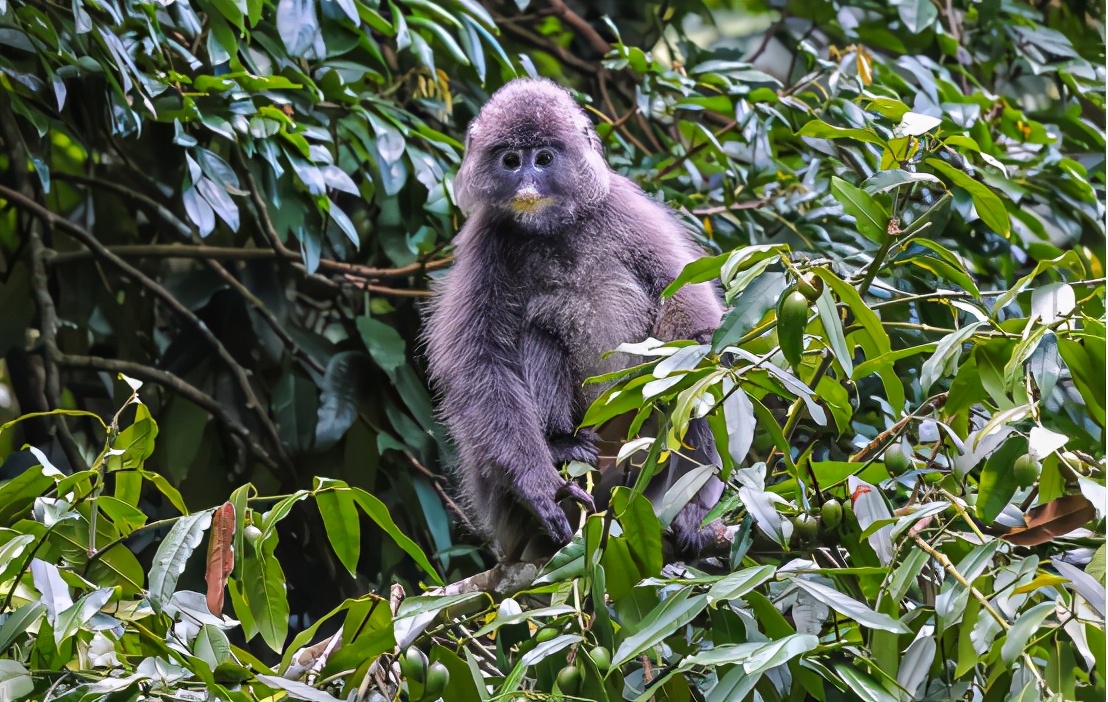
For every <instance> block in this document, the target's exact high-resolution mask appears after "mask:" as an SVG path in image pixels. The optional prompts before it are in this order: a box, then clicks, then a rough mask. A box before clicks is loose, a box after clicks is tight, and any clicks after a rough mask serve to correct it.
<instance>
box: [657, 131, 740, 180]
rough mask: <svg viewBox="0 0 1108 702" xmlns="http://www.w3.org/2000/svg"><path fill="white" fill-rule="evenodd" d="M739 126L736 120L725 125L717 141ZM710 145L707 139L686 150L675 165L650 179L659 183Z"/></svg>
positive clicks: (672, 164) (669, 166) (675, 160)
mask: <svg viewBox="0 0 1108 702" xmlns="http://www.w3.org/2000/svg"><path fill="white" fill-rule="evenodd" d="M738 124H739V123H738V122H737V121H736V120H731V121H729V122H728V123H727V124H725V125H723V126H722V127H720V128H719V129H717V130H716V133H715V136H716V139H719V138H720V137H721V136H723V135H724V134H726V133H727V132H729V131H731V130H732V129H734V128H735V127H737V126H738ZM709 143H710V142H709V141H708V140H707V139H705V140H704V141H702V142H700V143H699V144H696V145H695V146H693V147H692V148H689V149H686V150H685V153H683V154H681V155H680V156H678V157H677V158H676V159H674V161H673V163H671V164H669V165H668V166H666V167H665V168H663V169H662V170H660V171H658V172H657V173H655V174H654V175H653V176H652V177H651V178H650V179H651V180H654V181H658V180H661V179H662V178H665V177H666V176H667V175H669V174H670V173H672V172H673V171H674V170H676V169H678V168H680V167H681V164H683V163H684V162H685V161H688V160H689V159H690V158H692V157H693V156H695V155H696V154H698V153H700V152H701V151H703V150H704V149H705V148H707V146H708V144H709Z"/></svg>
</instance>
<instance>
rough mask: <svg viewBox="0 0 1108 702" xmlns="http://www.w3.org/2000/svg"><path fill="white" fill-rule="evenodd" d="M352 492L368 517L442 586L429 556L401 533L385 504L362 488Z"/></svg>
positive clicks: (428, 575)
mask: <svg viewBox="0 0 1108 702" xmlns="http://www.w3.org/2000/svg"><path fill="white" fill-rule="evenodd" d="M350 490H351V492H352V494H353V496H354V500H355V502H357V503H358V506H359V507H361V508H362V511H363V512H365V513H366V516H368V517H369V518H370V519H372V520H373V521H374V522H376V523H377V526H379V527H381V528H382V529H384V530H385V533H386V534H388V535H389V536H391V537H392V540H393V541H395V542H396V545H397V546H399V547H400V548H401V549H403V550H404V552H405V553H407V554H408V555H409V556H411V557H412V559H413V560H415V562H416V565H418V566H419V567H420V568H422V569H423V572H424V574H425V575H427V577H429V578H431V579H432V580H433V581H435V583H436V584H438V585H442V578H441V577H440V576H439V574H438V571H436V570H435V568H434V566H432V565H431V561H429V560H427V554H425V553H424V552H423V549H421V548H420V547H419V544H417V543H416V542H414V541H412V540H411V539H409V538H408V537H407V536H406V535H405V534H404V532H402V531H400V527H398V526H396V522H394V521H393V520H392V515H390V514H389V509H388V507H386V506H385V503H384V502H381V500H379V499H377V498H376V497H374V496H373V495H371V494H369V493H368V492H366V491H365V490H362V489H361V488H350Z"/></svg>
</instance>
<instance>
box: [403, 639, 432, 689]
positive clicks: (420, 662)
mask: <svg viewBox="0 0 1108 702" xmlns="http://www.w3.org/2000/svg"><path fill="white" fill-rule="evenodd" d="M399 662H400V674H401V675H403V676H404V678H405V679H406V680H415V681H416V682H417V683H423V682H424V681H425V680H427V654H425V653H424V652H423V651H420V650H419V649H418V648H416V647H415V646H409V647H408V650H407V651H404V655H402V656H400V661H399Z"/></svg>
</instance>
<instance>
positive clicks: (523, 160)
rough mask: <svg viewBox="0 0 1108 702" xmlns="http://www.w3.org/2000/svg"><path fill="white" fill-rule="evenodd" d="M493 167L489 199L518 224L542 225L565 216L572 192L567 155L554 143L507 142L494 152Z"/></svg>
mask: <svg viewBox="0 0 1108 702" xmlns="http://www.w3.org/2000/svg"><path fill="white" fill-rule="evenodd" d="M495 156H496V164H495V165H492V166H491V167H492V168H493V169H495V170H496V171H497V174H496V179H495V191H494V192H492V193H490V195H491V196H492V197H491V198H490V200H491V203H492V204H494V205H495V206H496V207H497V209H499V210H501V211H502V212H504V213H505V214H507V215H509V216H511V217H513V218H514V219H515V220H516V221H517V222H519V223H520V224H521V225H524V226H525V227H527V228H532V229H542V228H543V226H542V225H543V223H546V222H557V221H561V220H564V219H565V215H567V214H569V213H568V212H566V209H567V204H568V203H569V202H570V198H572V196H573V189H574V182H573V181H574V179H573V177H572V176H573V174H572V172H571V171H570V168H569V161H570V158H569V157H568V156H567V154H566V152H565V149H564V148H563V147H562V146H561V145H558V144H553V143H537V144H535V145H530V146H514V145H509V146H506V147H504V148H501V149H499V150H497V151H496V152H495Z"/></svg>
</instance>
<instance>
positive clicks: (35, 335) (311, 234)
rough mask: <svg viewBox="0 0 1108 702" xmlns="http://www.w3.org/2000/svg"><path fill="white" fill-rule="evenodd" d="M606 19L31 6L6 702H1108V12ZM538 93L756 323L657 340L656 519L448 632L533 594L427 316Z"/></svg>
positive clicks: (612, 531)
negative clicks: (456, 498) (429, 358)
mask: <svg viewBox="0 0 1108 702" xmlns="http://www.w3.org/2000/svg"><path fill="white" fill-rule="evenodd" d="M586 5H587V4H585V3H580V4H578V3H569V4H568V6H567V5H564V4H563V3H562V2H555V1H553V0H516V2H514V3H510V2H499V1H496V0H480V1H479V0H385V1H380V0H337V1H335V2H330V1H328V0H323V1H320V0H275V1H274V0H241V1H239V0H171V1H169V2H164V3H163V2H158V3H149V2H142V1H140V0H98V1H97V2H95V3H92V2H79V1H76V0H75V1H74V2H73V3H45V2H41V1H40V0H0V144H2V146H3V148H2V149H0V166H2V167H0V353H3V362H2V363H0V424H3V423H4V422H8V423H7V424H3V426H0V461H3V463H2V466H0V699H22V698H28V697H29V698H35V699H43V698H48V699H59V698H62V699H66V700H93V699H101V698H104V699H109V698H110V699H132V698H136V697H138V696H139V695H144V696H154V695H160V696H165V697H171V696H172V697H176V698H186V697H188V696H189V695H192V694H194V693H200V694H207V695H209V696H210V697H212V698H218V699H232V700H255V699H257V700H260V699H269V698H271V697H272V696H273V695H274V694H287V695H288V696H289V697H291V698H293V699H305V700H332V699H352V697H351V696H352V695H356V697H357V699H372V700H386V699H407V700H427V701H428V702H430V701H432V700H435V699H438V698H441V699H444V700H448V701H450V702H453V701H455V700H457V701H463V702H470V701H471V700H492V699H516V698H519V697H526V698H528V699H550V698H554V699H589V700H610V701H613V702H614V701H616V700H624V699H626V700H644V701H645V700H650V699H654V700H675V701H676V700H689V699H697V700H701V699H703V700H711V701H713V702H715V701H720V702H722V701H724V700H741V699H754V698H755V695H756V696H757V698H758V699H762V700H792V699H806V698H807V699H817V700H820V701H821V702H824V701H828V702H829V701H832V700H854V699H863V700H897V701H900V700H904V701H906V700H912V699H963V698H967V699H968V698H973V699H985V700H1007V699H1014V700H1015V699H1018V700H1039V699H1043V700H1046V699H1065V700H1071V699H1080V700H1102V699H1103V698H1104V695H1105V675H1106V673H1108V665H1106V661H1105V636H1104V614H1105V612H1104V599H1105V587H1104V586H1105V567H1104V562H1105V546H1104V543H1105V539H1104V521H1103V510H1104V502H1105V489H1104V486H1105V434H1104V431H1105V309H1104V304H1105V279H1104V262H1105V255H1104V247H1105V229H1104V215H1105V209H1104V206H1103V200H1104V197H1105V134H1104V132H1105V128H1104V122H1105V111H1104V99H1105V89H1104V78H1105V76H1104V69H1103V66H1104V40H1103V31H1104V8H1103V3H1095V2H1093V3H1085V2H1072V3H1057V2H1049V3H1032V4H1024V3H1020V2H1008V1H1007V0H1005V1H1004V2H1001V1H1000V0H981V1H972V2H971V1H969V0H956V1H954V2H932V1H930V0H901V1H899V2H895V3H886V2H876V1H875V2H832V1H828V0H815V1H801V0H787V1H784V2H776V1H775V2H761V1H759V0H747V1H744V2H724V1H721V0H711V1H709V2H706V3H704V4H703V5H701V4H694V3H670V2H654V1H647V2H638V3H634V2H612V3H607V4H604V11H605V12H608V13H609V16H608V17H606V18H605V17H602V16H601V15H600V14H599V12H594V11H593V10H592V9H590V8H589V7H587V6H586ZM767 29H768V30H769V31H770V35H768V36H766V37H765V41H763V36H762V33H763V32H764V31H766V30H767ZM736 47H739V49H738V50H737V49H736ZM528 73H532V74H543V75H547V76H550V77H553V78H555V79H557V80H559V81H560V82H562V83H564V84H566V85H567V86H571V87H573V88H575V89H576V90H578V91H579V95H580V97H581V99H582V101H583V102H584V103H585V104H586V105H587V106H588V108H589V110H590V111H591V112H592V114H593V115H594V116H595V117H596V119H597V122H598V132H599V133H600V135H601V138H602V139H603V141H604V143H605V146H606V149H607V152H608V157H609V161H610V162H611V163H612V165H613V167H614V168H615V169H616V170H618V171H620V172H621V173H624V174H625V175H627V176H629V177H630V178H632V179H634V180H635V181H636V182H638V183H640V184H641V185H642V186H643V187H644V188H645V189H646V190H648V191H649V192H651V193H654V194H656V195H657V196H658V197H659V198H663V199H665V200H666V201H667V202H669V203H670V204H671V205H672V206H673V207H674V208H675V210H676V211H677V212H678V214H679V216H681V217H682V219H683V220H684V221H685V223H686V224H687V226H688V227H689V229H690V231H692V232H693V233H694V234H695V235H696V236H697V237H698V239H699V240H700V241H701V243H703V244H704V246H705V248H706V249H707V250H708V252H709V255H708V256H706V257H705V258H704V259H702V260H701V261H699V262H697V263H694V264H693V265H691V266H689V267H688V269H686V271H685V272H684V273H683V275H682V276H681V278H680V279H679V280H678V281H675V282H674V284H673V285H672V286H670V288H669V289H667V290H666V291H665V292H664V295H666V296H668V295H672V294H673V292H674V291H675V290H676V289H677V288H678V287H679V286H680V285H682V284H687V283H689V282H704V281H718V282H719V284H720V286H721V289H722V290H723V291H724V293H725V295H726V300H727V302H728V305H729V308H730V309H729V312H728V313H727V315H726V317H725V318H724V320H723V323H722V325H721V327H720V329H719V331H718V332H717V333H716V335H715V337H714V338H713V339H712V343H710V344H704V345H695V344H691V343H690V342H674V343H670V344H661V343H658V342H655V341H654V340H641V339H629V340H627V341H628V342H629V343H630V344H632V346H631V348H633V349H634V350H635V351H636V352H637V353H640V354H641V355H642V356H643V357H644V359H645V362H644V363H643V364H642V365H640V366H638V367H636V368H634V369H631V370H629V371H628V372H626V373H617V374H614V375H613V376H610V377H607V378H605V379H604V380H605V381H607V382H609V387H607V389H606V391H605V393H604V395H603V396H602V397H601V398H600V400H599V401H598V402H597V403H595V404H594V405H593V407H591V408H590V409H589V411H588V414H587V416H586V419H585V424H586V425H594V424H601V423H603V422H604V421H606V420H607V419H610V418H612V417H615V416H617V415H621V414H624V413H627V412H636V413H638V417H639V419H640V420H642V419H644V418H645V417H646V415H647V413H648V412H649V410H651V409H656V410H660V411H661V416H662V417H663V418H664V421H663V422H662V426H661V430H660V431H659V432H658V435H657V436H638V435H637V432H634V431H633V432H632V434H631V435H629V436H628V443H627V444H626V445H625V447H624V449H623V451H622V452H621V458H623V459H625V460H628V461H631V462H633V463H635V464H636V465H639V466H641V467H642V468H643V469H644V470H643V472H642V475H643V476H645V477H643V478H642V479H640V480H639V484H637V485H635V486H633V487H626V488H620V489H619V490H617V491H616V492H615V493H614V494H613V496H612V500H611V504H610V506H609V510H608V512H606V513H604V514H598V515H593V516H590V517H589V518H587V519H586V520H584V523H583V524H582V528H581V530H580V532H579V535H578V537H577V538H576V539H575V541H574V542H573V543H572V544H570V545H569V546H567V547H566V548H565V549H563V550H562V551H561V552H559V553H558V554H557V555H556V556H555V557H554V558H553V559H552V560H551V561H550V562H549V563H547V564H546V565H545V567H544V568H543V569H542V572H540V573H539V574H538V578H537V579H535V580H534V583H533V584H531V585H530V586H529V589H527V590H525V591H523V592H517V593H515V594H513V596H511V597H507V598H501V599H500V600H499V601H497V602H494V601H493V599H492V598H491V597H489V596H488V595H485V594H480V593H471V592H459V593H453V592H451V594H448V595H443V594H441V593H435V592H431V593H423V591H422V590H421V587H422V586H425V587H434V586H437V585H441V584H442V583H443V582H448V581H453V580H458V579H460V578H462V577H464V576H467V575H470V574H472V573H474V572H476V571H479V570H481V569H482V565H491V564H489V563H487V561H486V560H485V559H484V557H483V556H482V555H481V551H480V549H479V546H480V544H478V543H476V541H475V540H474V539H473V538H472V537H471V536H470V535H468V534H467V532H466V530H465V529H464V528H461V529H460V528H455V529H452V528H451V527H452V524H453V522H455V521H456V520H453V519H452V518H451V517H450V516H449V515H450V511H449V510H450V509H451V505H450V503H449V501H448V500H447V499H446V496H447V495H448V494H449V493H448V489H449V481H448V480H447V479H446V478H445V476H446V475H447V472H446V468H447V466H448V465H449V462H450V455H449V447H448V446H447V445H446V444H445V442H443V441H442V437H441V433H440V432H439V429H438V426H437V425H436V423H435V418H434V413H433V403H432V399H431V395H430V393H429V392H428V390H427V388H426V387H425V384H424V381H423V376H422V372H421V368H422V362H421V359H420V357H419V346H418V336H417V334H418V308H417V304H416V303H417V302H418V300H419V298H421V297H423V296H424V295H425V293H426V290H427V288H428V282H429V278H431V277H433V276H434V275H435V271H436V270H439V269H441V268H442V267H443V266H445V265H449V243H450V238H451V236H452V235H453V233H454V232H455V231H456V230H457V227H458V225H459V223H460V215H459V213H458V212H457V211H456V208H455V206H454V203H453V200H452V197H453V196H452V186H451V179H452V176H453V173H454V171H455V169H456V168H457V164H458V161H459V156H460V154H461V150H462V144H463V142H464V129H465V125H466V123H467V122H468V120H469V119H470V118H471V117H472V115H473V114H475V112H476V110H477V109H479V107H480V105H481V104H482V103H483V101H484V100H485V99H486V97H487V95H488V94H489V93H490V92H491V91H492V90H494V89H495V88H497V87H499V86H500V85H501V84H502V83H503V82H504V81H505V80H508V79H510V78H511V77H513V76H514V75H516V74H528ZM794 289H795V290H798V291H799V293H798V297H797V299H796V300H795V301H794V304H792V305H791V306H790V307H791V309H790V311H789V312H787V313H786V314H785V315H783V317H784V318H783V319H781V320H779V319H778V313H779V310H780V309H781V308H782V305H781V302H782V300H783V299H784V298H785V297H786V296H788V294H789V293H790V292H792V291H793V290H794ZM800 298H803V299H800ZM805 308H806V311H805ZM779 322H780V328H779V326H778V325H779ZM120 373H122V374H123V376H120ZM132 378H138V379H139V380H141V381H142V382H141V383H140V382H139V380H132ZM140 387H141V399H140V396H139V394H138V393H139V389H140ZM17 415H25V416H23V417H22V418H21V419H19V420H17V419H16V417H17ZM699 416H705V417H707V418H708V421H709V423H710V426H711V428H712V430H713V433H714V434H715V436H716V439H717V443H718V444H719V449H720V454H721V460H722V468H721V470H722V475H723V477H725V478H726V479H727V482H728V489H727V492H726V494H725V497H724V500H723V501H722V502H721V504H720V505H719V506H718V507H717V509H716V510H715V511H714V513H713V516H718V517H721V518H722V519H723V521H724V522H725V523H726V524H728V525H729V526H731V529H732V532H733V536H734V544H733V547H732V548H731V551H730V553H729V554H726V553H725V554H721V555H719V556H718V557H716V558H715V559H712V560H706V561H704V562H702V563H700V564H698V567H697V568H692V567H674V566H672V565H666V564H665V558H664V554H665V550H666V538H665V532H664V528H665V526H666V524H667V523H668V521H669V520H671V519H672V518H673V516H674V515H675V514H676V513H677V512H678V511H679V510H680V508H681V505H682V504H683V503H684V501H685V500H687V498H688V496H689V495H691V494H693V493H694V492H695V491H696V490H697V489H698V487H699V485H701V484H702V481H704V480H707V479H708V477H709V476H710V474H711V469H710V468H705V469H702V470H699V471H694V472H692V473H690V474H689V476H688V479H687V480H685V481H682V482H681V483H679V484H678V485H676V486H675V487H674V489H673V490H672V491H671V492H670V493H669V494H668V495H667V496H666V497H665V499H664V500H662V502H661V504H660V505H658V506H657V507H656V508H655V509H653V510H652V508H651V505H650V503H649V502H648V501H647V500H646V499H645V498H644V497H643V495H642V494H641V488H642V486H643V484H644V483H645V481H646V477H648V476H649V475H650V473H651V472H652V471H653V470H654V468H655V467H656V466H657V465H658V464H659V461H661V460H664V459H665V458H666V456H667V454H668V453H669V452H671V451H679V450H681V448H682V444H681V438H682V436H683V433H684V430H685V428H686V427H687V426H688V423H689V421H690V419H691V418H693V417H699ZM640 425H641V421H640V422H636V425H635V426H636V427H637V426H640ZM571 470H577V471H578V472H585V473H587V472H589V471H588V466H581V465H575V466H574V467H573V468H572V469H571ZM225 503H226V504H229V505H231V506H233V508H234V509H233V515H234V516H233V523H228V522H227V521H225V518H224V517H221V516H220V515H225V514H226V513H227V511H228V510H229V509H230V508H229V507H227V506H226V505H225ZM835 505H841V507H840V508H836V507H835ZM206 543H207V544H211V543H217V544H218V543H223V544H224V545H225V546H227V545H230V546H233V552H234V554H235V558H234V562H233V563H230V562H229V561H225V560H221V559H222V558H225V556H226V553H228V552H227V551H223V550H220V549H216V550H215V551H213V552H209V555H208V558H207V559H206V560H205V559H204V558H203V557H202V553H203V549H204V548H205V544H206ZM325 544H329V546H325ZM198 550H200V551H201V553H197V551H198ZM224 567H226V568H228V571H227V572H226V574H227V580H226V587H225V588H224V587H223V586H222V584H223V581H222V579H221V578H220V573H221V572H223V571H222V570H221V569H222V568H224ZM205 576H206V577H207V583H205ZM213 582H214V583H215V584H214V585H213V584H212V583H213ZM394 583H396V587H397V588H401V587H402V588H403V590H404V591H405V593H406V595H407V598H406V599H404V600H403V602H399V601H398V600H395V599H390V597H389V595H390V594H392V593H390V585H393V584H394ZM204 590H207V591H208V600H207V602H206V601H205V596H204V594H202V591H204ZM221 592H222V593H224V595H225V598H226V600H227V604H226V605H225V606H224V611H225V612H227V613H228V615H233V617H234V618H233V619H232V618H231V616H216V615H213V614H212V613H211V612H210V611H208V607H209V604H210V603H211V602H212V597H213V596H214V595H217V594H218V593H221ZM336 629H337V630H340V631H341V634H342V637H341V642H340V641H339V640H338V639H334V640H332V641H333V642H334V646H332V647H331V648H329V649H328V652H327V654H326V655H325V657H324V658H323V659H322V660H321V662H320V665H319V666H318V667H316V668H314V669H305V667H304V663H303V660H300V659H297V660H295V661H294V654H295V653H296V651H297V650H298V649H300V648H301V647H304V646H308V645H309V644H312V643H315V642H319V641H326V640H327V637H329V636H330V635H331V633H332V632H334V631H336ZM538 631H542V632H543V633H542V635H541V636H537V635H536V632H538ZM319 650H322V647H320V649H319ZM319 650H317V654H318V651H319ZM397 657H399V660H400V663H399V665H398V666H396V667H395V668H394V667H393V662H394V660H396V658H397ZM307 665H308V666H309V667H310V665H311V661H309V662H308V664H307ZM188 698H190V699H191V697H188Z"/></svg>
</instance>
